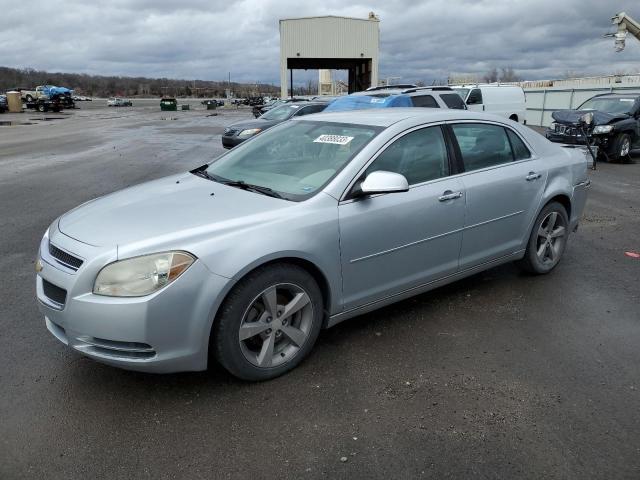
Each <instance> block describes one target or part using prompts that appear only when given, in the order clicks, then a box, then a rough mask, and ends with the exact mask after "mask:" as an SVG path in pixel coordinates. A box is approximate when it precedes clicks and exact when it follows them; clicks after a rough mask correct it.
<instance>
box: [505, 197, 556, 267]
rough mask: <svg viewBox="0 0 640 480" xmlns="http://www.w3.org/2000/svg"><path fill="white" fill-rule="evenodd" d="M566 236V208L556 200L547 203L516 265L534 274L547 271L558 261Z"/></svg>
mask: <svg viewBox="0 0 640 480" xmlns="http://www.w3.org/2000/svg"><path fill="white" fill-rule="evenodd" d="M568 236H569V217H568V216H567V210H566V209H565V208H564V207H563V206H562V205H561V204H560V203H558V202H552V203H550V204H548V205H547V206H546V207H544V208H543V209H542V211H541V212H540V214H539V215H538V218H536V221H535V223H534V224H533V230H531V235H530V237H529V243H527V250H526V252H525V254H524V258H523V259H522V260H519V261H518V262H517V264H518V266H520V267H521V268H522V269H523V270H525V271H526V272H529V273H533V274H536V275H542V274H545V273H549V272H550V271H551V270H553V269H554V268H555V267H556V265H558V263H559V262H560V258H561V257H562V254H563V253H564V249H565V247H566V246H567V237H568Z"/></svg>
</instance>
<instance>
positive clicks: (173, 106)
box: [160, 98, 178, 112]
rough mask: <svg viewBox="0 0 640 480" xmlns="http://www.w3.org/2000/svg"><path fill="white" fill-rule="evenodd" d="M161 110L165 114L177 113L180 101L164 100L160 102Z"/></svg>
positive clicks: (173, 99)
mask: <svg viewBox="0 0 640 480" xmlns="http://www.w3.org/2000/svg"><path fill="white" fill-rule="evenodd" d="M160 110H162V111H163V112H167V111H168V112H175V111H176V110H178V101H177V100H176V99H175V98H163V99H162V100H160Z"/></svg>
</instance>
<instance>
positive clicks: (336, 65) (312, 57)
mask: <svg viewBox="0 0 640 480" xmlns="http://www.w3.org/2000/svg"><path fill="white" fill-rule="evenodd" d="M379 51H380V21H379V19H378V18H377V17H376V16H375V14H373V12H372V13H370V14H369V18H366V19H362V18H350V17H336V16H325V17H308V18H290V19H284V20H280V88H281V97H282V98H286V97H288V96H289V83H291V84H293V72H294V70H319V69H331V70H347V71H348V72H349V77H348V82H347V83H348V90H349V93H352V92H356V91H359V90H365V89H367V88H368V87H370V86H372V85H377V84H378V59H379ZM287 73H289V75H287ZM287 77H289V78H287Z"/></svg>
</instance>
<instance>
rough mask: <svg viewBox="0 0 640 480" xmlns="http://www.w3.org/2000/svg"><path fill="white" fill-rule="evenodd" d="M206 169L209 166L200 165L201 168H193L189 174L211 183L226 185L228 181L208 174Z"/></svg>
mask: <svg viewBox="0 0 640 480" xmlns="http://www.w3.org/2000/svg"><path fill="white" fill-rule="evenodd" d="M207 168H209V164H207V163H205V164H204V165H202V166H200V167H198V168H194V169H193V170H191V171H190V172H189V173H193V174H194V175H197V176H198V177H202V178H206V179H207V180H211V181H212V182H218V183H227V182H228V180H227V179H226V178H222V177H219V176H218V175H212V174H210V173H209V172H208V171H207Z"/></svg>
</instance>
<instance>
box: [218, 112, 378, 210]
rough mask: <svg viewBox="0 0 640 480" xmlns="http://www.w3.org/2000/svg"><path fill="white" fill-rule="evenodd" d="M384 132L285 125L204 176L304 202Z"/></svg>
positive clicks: (346, 126)
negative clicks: (240, 182) (253, 186)
mask: <svg viewBox="0 0 640 480" xmlns="http://www.w3.org/2000/svg"><path fill="white" fill-rule="evenodd" d="M381 130H382V128H380V127H372V126H368V125H350V124H342V123H329V122H307V121H297V122H286V123H284V124H282V125H279V126H277V127H273V128H270V129H269V130H267V131H266V132H264V133H261V134H260V135H257V136H255V137H254V138H252V139H251V140H249V141H247V142H244V143H242V144H240V145H239V146H237V147H235V148H234V149H233V150H231V151H229V153H227V154H226V155H224V156H222V157H220V158H219V159H218V160H216V161H214V162H213V163H212V164H211V165H209V167H208V168H207V170H206V172H207V173H208V174H209V175H211V176H212V177H214V178H216V179H220V181H222V182H224V181H234V182H236V181H242V182H245V183H247V184H253V185H259V186H261V187H268V188H270V189H272V190H275V191H276V192H278V193H279V194H281V195H282V196H283V197H284V198H286V199H288V200H295V201H300V200H304V199H306V198H308V197H310V196H312V195H313V194H314V193H316V192H317V191H318V190H319V189H320V188H322V187H324V186H325V185H326V184H327V183H328V182H329V181H330V180H331V179H332V178H333V177H334V176H335V175H336V174H337V173H338V172H339V171H340V170H341V169H342V168H343V167H344V166H345V165H346V164H347V163H348V162H349V161H350V160H351V159H352V158H353V157H354V156H355V155H356V153H358V152H359V151H360V150H361V149H362V148H363V147H364V146H365V145H366V144H367V143H369V142H370V141H371V139H373V138H374V137H375V136H376V135H377V134H378V133H379V132H380V131H381Z"/></svg>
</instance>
